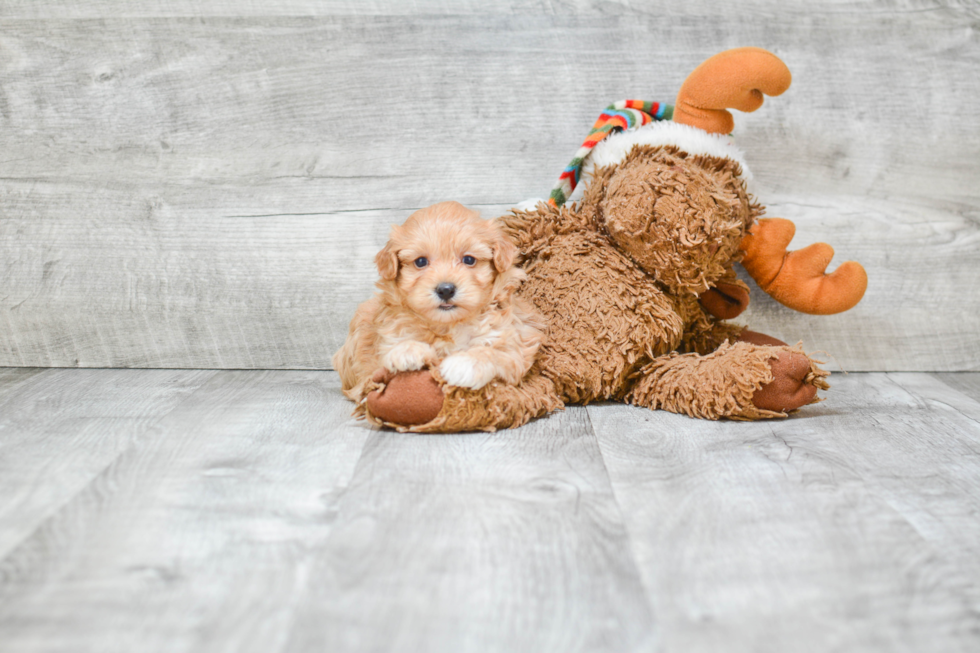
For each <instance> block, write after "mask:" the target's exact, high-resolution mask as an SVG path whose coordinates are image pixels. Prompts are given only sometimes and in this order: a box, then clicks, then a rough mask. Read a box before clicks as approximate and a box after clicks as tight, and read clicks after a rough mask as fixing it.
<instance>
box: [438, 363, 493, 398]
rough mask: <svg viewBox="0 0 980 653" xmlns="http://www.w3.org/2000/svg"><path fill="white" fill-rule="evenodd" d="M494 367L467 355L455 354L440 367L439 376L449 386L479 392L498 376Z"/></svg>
mask: <svg viewBox="0 0 980 653" xmlns="http://www.w3.org/2000/svg"><path fill="white" fill-rule="evenodd" d="M496 372H497V371H496V370H495V369H494V367H493V365H491V364H490V363H487V362H486V361H478V360H475V359H473V358H470V357H469V356H467V355H466V354H453V355H452V356H449V357H447V358H446V359H445V360H443V361H442V363H441V364H440V365H439V374H441V375H442V378H444V379H445V380H446V383H448V384H449V385H455V386H459V387H460V388H471V389H473V390H479V389H480V388H482V387H483V386H485V385H486V384H488V383H490V381H492V380H493V377H494V376H496Z"/></svg>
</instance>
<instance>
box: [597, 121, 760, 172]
mask: <svg viewBox="0 0 980 653" xmlns="http://www.w3.org/2000/svg"><path fill="white" fill-rule="evenodd" d="M635 145H652V146H654V147H656V146H658V145H674V146H676V147H678V148H680V149H681V150H683V151H685V152H687V153H688V154H706V155H708V156H716V157H720V158H723V159H731V160H732V161H735V162H736V163H738V164H739V165H740V166H741V167H742V178H743V179H744V180H746V181H748V180H749V179H751V178H752V173H751V172H750V171H749V167H748V165H747V164H746V163H745V155H743V154H742V151H741V150H739V149H738V148H737V147H735V141H734V140H733V139H732V137H731V136H729V135H728V134H709V133H708V132H706V131H704V130H703V129H698V128H697V127H691V126H690V125H685V124H682V123H679V122H674V121H672V120H660V121H656V122H651V123H649V124H646V125H644V126H642V127H639V128H637V129H633V130H630V131H621V132H617V133H615V134H610V135H609V136H606V137H605V138H604V139H602V140H601V141H600V142H599V143H598V144H597V145H596V146H595V148H593V150H592V153H591V154H590V155H589V158H588V159H586V160H585V164H584V165H583V166H582V174H583V176H589V177H591V176H592V171H593V170H594V169H595V168H596V167H597V166H598V167H600V168H604V167H606V166H611V165H615V164H617V163H620V162H622V161H623V159H625V158H626V155H627V154H629V153H630V150H632V149H633V146H635ZM580 185H581V184H580Z"/></svg>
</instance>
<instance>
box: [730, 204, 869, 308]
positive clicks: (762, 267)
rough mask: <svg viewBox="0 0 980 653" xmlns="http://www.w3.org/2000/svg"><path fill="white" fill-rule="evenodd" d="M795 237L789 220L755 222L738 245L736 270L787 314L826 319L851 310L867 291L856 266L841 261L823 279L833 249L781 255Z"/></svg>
mask: <svg viewBox="0 0 980 653" xmlns="http://www.w3.org/2000/svg"><path fill="white" fill-rule="evenodd" d="M795 233H796V225H794V224H793V223H792V222H790V221H789V220H784V219H782V218H765V219H762V220H759V221H758V222H757V223H756V224H755V225H753V227H752V229H751V230H750V231H749V233H748V234H747V235H746V236H745V238H743V239H742V245H741V248H742V250H743V251H744V252H745V258H743V259H742V266H743V267H745V270H746V271H747V272H748V273H749V274H750V275H751V276H752V278H753V279H755V280H756V283H758V284H759V287H760V288H762V289H763V290H765V291H766V293H767V294H768V295H770V296H771V297H772V298H773V299H775V300H776V301H778V302H779V303H781V304H783V305H785V306H788V307H790V308H792V309H793V310H797V311H800V312H802V313H810V314H813V315H831V314H833V313H842V312H843V311H846V310H848V309H849V308H853V307H854V306H855V305H856V304H857V303H858V302H859V301H861V298H862V297H863V296H864V291H865V290H866V289H867V287H868V275H867V273H866V272H865V271H864V268H863V267H862V266H861V264H860V263H856V262H854V261H847V262H846V263H841V264H840V265H839V266H837V269H836V270H834V271H833V272H831V273H830V274H826V271H827V266H828V265H829V264H830V260H831V259H832V258H833V257H834V248H833V247H831V246H830V245H828V244H827V243H814V244H813V245H809V246H808V247H804V248H803V249H801V250H797V251H794V252H787V251H786V247H787V245H789V243H790V241H791V240H793V235H794V234H795Z"/></svg>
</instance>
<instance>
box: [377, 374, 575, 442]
mask: <svg viewBox="0 0 980 653" xmlns="http://www.w3.org/2000/svg"><path fill="white" fill-rule="evenodd" d="M375 379H376V381H375V382H374V383H372V384H370V385H369V387H368V388H367V393H366V398H365V401H364V402H362V403H361V404H359V405H358V411H359V412H360V414H361V415H363V416H364V417H367V419H368V420H369V421H371V422H372V423H374V424H378V425H381V426H387V427H390V428H394V429H397V430H399V431H410V432H413V433H454V432H458V431H495V430H497V429H505V428H515V427H517V426H521V425H522V424H526V423H527V422H528V421H530V420H532V419H534V418H536V417H541V416H543V415H547V414H548V413H550V412H552V411H554V410H557V409H559V408H562V407H563V406H564V404H563V403H562V401H561V399H559V398H558V395H557V394H556V392H555V386H554V384H553V383H552V382H551V381H549V380H548V379H546V378H545V377H543V376H541V375H540V373H539V372H538V370H537V369H536V368H532V370H531V371H530V372H528V374H527V376H525V377H524V379H523V380H522V381H521V382H520V383H519V384H518V385H516V386H515V385H510V384H507V383H502V382H498V381H492V382H491V383H489V384H488V385H486V386H484V387H483V388H480V389H479V390H468V389H466V388H457V387H454V386H447V385H446V384H445V381H443V380H442V379H441V378H440V377H439V373H438V371H429V370H423V371H421V372H402V373H399V374H397V375H381V376H380V378H379V377H378V376H376V377H375Z"/></svg>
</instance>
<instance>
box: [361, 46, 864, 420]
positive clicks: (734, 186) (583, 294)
mask: <svg viewBox="0 0 980 653" xmlns="http://www.w3.org/2000/svg"><path fill="white" fill-rule="evenodd" d="M789 83H790V74H789V70H788V69H787V68H786V66H785V65H784V64H783V62H782V61H780V60H779V59H778V58H777V57H776V56H775V55H773V54H771V53H769V52H766V51H765V50H760V49H758V48H740V49H737V50H730V51H727V52H723V53H721V54H719V55H716V56H715V57H712V58H711V59H709V60H707V61H706V62H705V63H703V64H702V65H701V66H699V67H698V68H697V69H696V70H695V71H694V72H693V73H692V74H691V76H690V77H688V79H687V80H686V81H685V83H684V85H683V86H682V87H681V91H680V93H679V94H678V98H677V102H676V108H675V110H674V120H673V121H662V122H652V123H650V124H648V125H645V126H643V127H640V128H639V129H635V130H631V131H623V132H620V133H618V134H614V135H611V136H609V137H608V138H605V139H604V140H602V141H601V142H600V143H599V144H598V145H596V146H595V149H594V150H592V152H591V156H590V157H589V160H588V161H587V163H586V170H585V173H586V177H587V179H588V181H587V183H586V186H585V190H584V193H583V196H582V199H581V201H580V202H579V203H577V204H575V205H571V206H569V205H565V206H562V207H560V208H558V207H555V206H548V205H546V204H544V203H541V204H538V205H537V207H536V208H534V209H533V210H530V211H515V212H513V213H512V214H511V215H507V216H504V217H502V218H500V221H501V223H502V225H503V227H504V229H505V231H506V233H507V234H508V235H509V236H510V237H511V238H512V239H513V240H514V242H515V243H516V244H517V245H518V248H519V250H520V259H519V262H520V265H521V266H522V267H523V268H524V270H525V271H526V272H527V275H528V280H527V281H526V282H525V284H524V286H523V287H522V288H521V290H520V294H521V296H522V297H524V298H525V299H526V300H529V301H530V302H532V303H533V304H534V305H535V306H536V307H537V308H538V310H539V311H540V312H541V313H543V314H544V315H545V317H546V318H547V322H548V333H547V341H546V344H545V345H543V346H542V348H541V350H540V357H539V360H538V362H537V363H536V365H535V366H534V367H533V368H532V369H531V371H530V372H529V373H528V374H527V376H525V378H524V379H523V381H522V382H521V383H520V384H518V385H509V384H504V383H501V382H492V383H490V384H489V385H487V386H485V387H483V388H481V389H480V390H478V391H473V390H467V389H463V388H458V387H452V386H448V385H446V384H445V383H444V382H443V380H442V379H441V378H440V377H439V375H438V372H437V371H435V370H431V371H428V370H423V371H420V372H411V373H401V374H397V375H393V374H390V373H388V372H386V371H384V370H379V371H378V373H377V374H376V375H375V377H374V379H373V381H372V383H369V384H368V387H367V388H366V389H365V394H366V401H364V402H363V403H362V405H361V406H362V407H361V410H363V412H364V413H365V415H366V416H367V417H368V418H369V419H370V420H371V421H372V422H374V423H378V424H383V425H386V426H390V427H394V428H398V429H399V430H409V431H429V432H448V431H464V430H475V429H482V430H493V429H496V428H507V427H514V426H519V425H521V424H524V423H525V422H527V421H528V420H530V419H532V418H534V417H539V416H541V415H544V414H546V413H548V412H550V411H552V410H555V409H556V408H559V407H561V406H563V405H564V404H566V403H588V402H590V401H597V400H607V399H612V400H617V401H625V402H628V403H631V404H635V405H638V406H645V407H648V408H653V409H658V408H660V409H664V410H668V411H672V412H676V413H683V414H686V415H689V416H691V417H700V418H705V419H718V418H723V417H727V418H733V419H761V418H772V417H784V416H786V415H787V413H789V412H790V411H793V410H795V409H797V408H799V407H801V406H803V405H805V404H808V403H812V402H815V401H817V399H816V393H817V390H818V389H826V388H827V387H828V385H827V383H826V381H825V377H826V376H827V372H825V371H823V370H821V369H819V368H818V367H817V365H816V363H815V362H814V361H813V360H812V359H810V358H809V357H808V356H807V355H806V354H805V353H804V352H803V351H802V349H801V348H799V347H798V346H797V347H789V346H787V345H786V344H785V343H783V342H781V341H779V340H776V339H775V338H771V337H769V336H765V335H762V334H758V333H754V332H752V331H748V330H746V329H744V327H740V326H737V325H734V324H731V323H729V322H727V321H726V320H728V319H731V318H733V317H735V316H737V315H738V314H740V313H741V312H742V311H743V310H744V309H745V307H746V306H747V305H748V287H747V286H745V284H743V283H742V282H741V281H739V280H738V279H737V277H736V275H735V271H734V267H733V266H734V264H735V263H736V262H739V261H741V263H742V265H743V266H744V267H745V269H746V270H747V271H748V272H749V274H750V275H751V276H752V277H753V278H754V279H755V280H756V281H758V283H759V285H760V287H761V288H763V290H765V291H766V292H767V293H769V294H770V295H772V296H773V297H774V298H775V299H777V300H778V301H780V302H782V303H784V304H786V305H787V306H789V307H791V308H793V309H796V310H800V311H804V312H808V313H814V314H826V313H836V312H840V311H842V310H847V309H848V308H850V307H852V306H854V305H855V304H856V303H857V302H858V301H859V300H860V299H861V296H862V295H863V293H864V290H865V287H866V285H867V277H866V275H865V273H864V270H863V268H861V266H860V265H859V264H857V263H852V262H849V263H845V264H843V265H841V266H839V267H838V268H837V270H835V271H834V272H833V273H832V274H829V275H828V274H825V270H826V268H827V265H828V264H829V262H830V259H831V257H832V256H833V250H832V249H831V248H830V246H829V245H825V244H822V243H820V244H817V245H812V246H810V247H807V248H805V249H803V250H800V251H797V252H789V253H787V252H786V246H787V245H788V244H789V241H790V239H791V238H792V235H793V225H792V223H791V222H789V221H786V220H780V219H769V220H759V216H760V215H761V214H762V210H763V209H762V207H761V206H759V205H758V204H756V203H755V202H754V201H753V199H752V198H751V197H750V196H749V194H748V193H747V191H746V189H745V178H746V175H747V173H746V166H745V162H744V161H743V160H742V155H741V153H740V152H739V151H738V150H737V149H736V148H735V147H734V145H733V144H732V142H731V139H730V138H729V137H728V136H727V134H728V132H729V131H730V130H731V128H732V119H731V115H730V114H729V113H728V111H726V109H728V108H735V109H739V110H742V111H754V110H755V109H757V108H758V107H759V106H761V104H762V100H763V94H766V95H779V94H781V93H782V92H783V91H785V90H786V89H787V88H788V87H789Z"/></svg>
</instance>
